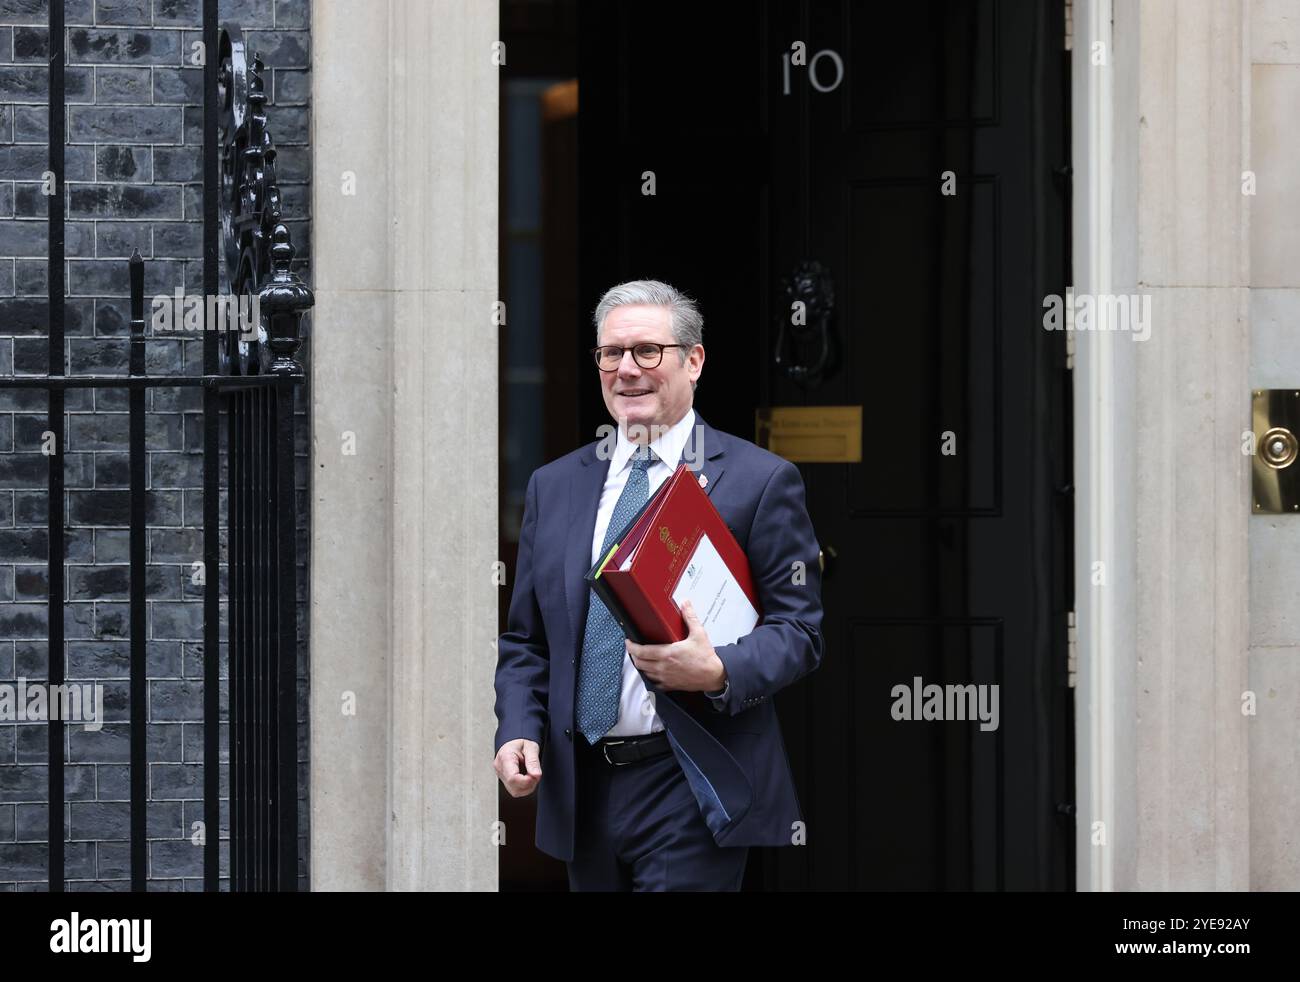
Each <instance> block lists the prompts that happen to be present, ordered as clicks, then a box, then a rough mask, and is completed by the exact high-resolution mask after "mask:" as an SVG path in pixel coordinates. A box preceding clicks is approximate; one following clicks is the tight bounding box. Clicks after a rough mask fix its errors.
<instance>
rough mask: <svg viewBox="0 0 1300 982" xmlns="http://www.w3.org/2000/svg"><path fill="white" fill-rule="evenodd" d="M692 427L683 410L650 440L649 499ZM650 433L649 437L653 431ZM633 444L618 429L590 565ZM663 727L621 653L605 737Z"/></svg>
mask: <svg viewBox="0 0 1300 982" xmlns="http://www.w3.org/2000/svg"><path fill="white" fill-rule="evenodd" d="M694 425H695V410H694V409H687V410H686V415H684V416H683V417H682V418H681V419H679V420H678V421H677V422H676V423H674V424H673V425H672V426H671V427H669V428H668V429H667V430H665V431H664V432H663V433H662V434H661V435H660V436H659V438H658V439H655V440H651V441H650V450H651V451H652V453H653V454H654V459H653V460H652V462H651V464H650V466H649V467H647V468H646V478H647V480H648V482H649V485H650V488H649V496H650V497H654V493H655V491H657V490H658V489H659V486H660V485H662V484H663V483H664V481H666V480H668V478H670V477H672V475H673V472H674V471H676V470H677V465H678V464H679V463H680V462H681V456H682V450H683V449H684V448H685V446H686V442H687V440H688V439H689V438H690V435H691V428H692V427H693V426H694ZM650 432H651V433H652V434H653V433H654V430H653V429H651V430H650ZM636 447H637V445H636V444H635V443H633V442H632V441H631V440H629V439H628V438H627V435H626V434H625V433H624V432H623V428H622V427H621V426H620V427H619V428H618V438H617V442H616V443H615V446H614V454H613V457H612V458H611V459H610V462H609V471H608V473H607V474H606V475H605V486H604V489H603V490H602V491H601V492H600V507H598V508H597V509H596V527H595V529H594V530H593V535H592V539H591V563H592V565H593V566H594V565H595V563H596V560H597V559H599V558H600V547H601V546H602V545H604V543H605V532H606V531H607V530H608V529H609V520H610V519H611V518H612V517H613V515H614V505H615V504H616V503H617V502H618V499H619V496H620V495H621V494H622V493H623V488H624V486H625V485H626V484H627V476H628V474H629V473H630V472H631V469H632V463H631V462H632V452H633V451H634V450H635V449H636ZM726 691H727V690H726V688H725V687H724V688H723V689H722V692H721V693H720V694H712V695H711V696H710V697H711V698H713V699H714V705H715V706H716V705H719V702H720V700H721V697H722V695H725V694H726ZM663 728H664V724H663V721H662V720H660V719H659V714H658V713H656V712H655V711H654V703H653V701H652V700H651V698H650V693H649V692H647V691H646V687H645V682H644V681H642V679H641V673H640V672H638V671H637V670H636V666H635V665H633V664H632V659H631V657H630V656H629V655H628V654H627V653H626V652H625V653H624V654H623V687H622V692H621V695H620V696H619V706H618V721H617V722H616V723H615V724H614V725H613V726H611V727H610V728H609V730H608V731H607V732H606V733H605V736H610V737H623V736H645V735H646V734H649V733H658V732H659V731H660V730H662V729H663Z"/></svg>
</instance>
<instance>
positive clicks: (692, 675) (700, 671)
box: [626, 600, 727, 692]
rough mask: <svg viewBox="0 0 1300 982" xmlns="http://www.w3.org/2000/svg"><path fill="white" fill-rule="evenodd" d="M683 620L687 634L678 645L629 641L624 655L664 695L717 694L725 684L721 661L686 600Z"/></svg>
mask: <svg viewBox="0 0 1300 982" xmlns="http://www.w3.org/2000/svg"><path fill="white" fill-rule="evenodd" d="M682 617H683V618H684V619H685V620H686V627H687V629H688V630H689V631H690V633H689V634H688V635H687V636H686V637H685V638H683V639H682V640H681V641H674V642H672V643H671V644H637V643H636V642H635V641H632V640H630V639H628V640H627V641H626V644H627V653H628V654H629V655H630V656H631V657H632V664H633V665H635V666H636V667H637V668H638V669H640V670H641V674H642V675H644V676H645V677H646V678H647V679H649V680H650V681H651V682H654V683H655V684H656V685H658V686H659V688H660V689H662V690H663V691H665V692H672V691H675V690H680V691H682V692H717V691H718V690H719V689H721V688H722V687H723V686H724V685H725V684H726V680H727V670H726V668H725V666H723V664H722V659H721V658H719V657H718V655H717V652H715V651H714V650H713V645H711V644H710V643H709V635H708V634H707V633H706V632H705V630H704V626H703V625H702V624H700V619H699V618H698V617H696V616H695V608H694V607H693V606H692V605H691V602H690V601H689V600H688V601H686V603H685V604H683V605H682Z"/></svg>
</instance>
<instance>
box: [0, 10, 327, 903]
mask: <svg viewBox="0 0 1300 982" xmlns="http://www.w3.org/2000/svg"><path fill="white" fill-rule="evenodd" d="M49 10H50V16H49V24H50V62H49V64H50V86H49V91H50V104H49V119H50V138H49V170H50V171H51V172H52V174H53V179H54V182H55V184H54V187H55V189H56V193H55V194H53V195H51V196H50V202H49V367H48V371H47V374H46V375H45V376H43V377H42V376H32V377H3V378H0V389H2V388H38V389H44V390H46V391H47V392H48V393H49V420H48V426H49V430H50V432H51V433H54V434H57V439H56V441H55V442H54V446H53V447H52V448H51V449H52V452H51V453H50V454H49V509H48V515H49V517H48V527H49V556H48V562H49V595H48V611H49V628H48V632H49V633H48V640H49V648H48V671H47V676H48V681H49V683H50V684H51V685H61V684H63V683H64V681H65V678H64V676H65V672H64V627H63V611H64V592H65V587H64V560H65V552H64V524H65V516H64V497H63V491H64V472H63V468H64V447H63V434H64V408H65V400H64V394H65V392H66V391H67V390H68V389H73V388H96V389H126V390H128V393H129V395H128V411H129V440H128V450H129V466H130V658H131V662H130V717H129V718H130V768H131V782H130V797H131V804H130V849H131V889H132V890H144V889H145V885H146V879H147V841H146V821H145V816H146V811H145V809H146V801H147V793H148V781H147V775H148V770H147V768H148V755H147V743H146V724H147V721H146V712H145V711H146V706H147V705H148V702H147V694H146V687H147V676H146V657H145V644H146V604H145V599H146V594H145V582H146V581H145V561H146V550H145V543H146V535H147V528H146V514H145V493H146V445H145V411H146V407H145V390H146V389H148V388H156V387H177V388H191V387H198V388H200V389H201V390H202V392H203V424H204V425H203V445H204V451H203V491H204V497H203V569H204V591H203V610H204V619H203V659H204V661H203V684H204V698H203V724H204V741H203V746H204V756H203V768H204V771H203V795H204V799H203V800H204V808H203V814H204V840H203V846H204V861H203V877H204V887H205V889H207V890H216V889H218V887H219V881H220V859H221V854H220V844H221V835H220V827H221V825H220V811H219V808H220V778H221V772H220V767H221V758H220V709H219V707H220V703H219V695H220V688H219V687H220V674H219V665H220V657H219V652H220V641H221V636H220V627H221V620H220V618H221V591H220V582H221V578H220V575H219V566H220V557H221V548H220V543H221V540H220V530H221V515H220V508H219V502H220V492H221V490H222V488H223V487H224V488H225V489H226V491H227V505H228V513H227V535H228V542H227V555H226V561H227V580H228V584H227V592H228V604H227V616H228V619H229V620H228V630H227V635H228V637H227V643H228V654H229V672H228V684H229V712H230V720H229V722H230V754H229V772H230V781H229V800H230V886H231V889H232V890H294V889H296V886H297V881H298V868H297V865H298V864H297V841H298V829H297V825H298V811H297V808H298V789H297V732H298V720H297V698H296V696H297V693H296V689H297V621H296V566H295V560H296V548H295V544H296V536H295V529H296V517H297V516H296V503H295V498H294V459H293V458H294V390H295V386H296V385H297V384H298V383H300V382H301V381H302V380H303V370H302V366H301V365H300V364H299V363H298V361H297V360H296V357H295V356H296V354H297V352H298V348H299V346H300V344H301V332H300V323H301V318H302V316H303V314H304V312H305V311H306V310H307V308H309V307H310V306H311V305H312V303H313V298H312V294H311V291H310V290H308V289H307V288H306V287H305V286H303V285H302V283H300V282H299V280H298V278H297V277H296V276H295V275H294V274H293V272H292V271H291V263H292V260H293V256H294V249H293V246H292V244H291V242H290V236H289V231H288V228H287V227H286V226H285V225H284V224H282V223H281V221H280V217H281V215H280V194H279V189H278V187H277V186H276V181H275V167H274V162H275V149H274V146H273V145H272V141H271V137H270V134H269V132H268V131H267V127H266V114H265V103H266V95H265V91H264V85H263V80H262V73H263V65H262V63H261V61H260V59H258V58H256V57H253V58H252V60H251V62H250V60H249V59H248V57H247V55H246V49H245V45H244V40H243V36H242V34H241V32H240V31H239V29H238V28H237V27H233V26H230V25H227V26H225V27H224V28H222V29H221V31H220V33H218V29H217V2H216V0H204V3H203V37H204V49H205V51H206V52H208V53H216V55H217V56H216V57H207V58H206V60H205V64H204V93H205V96H204V123H203V139H204V152H203V188H204V201H203V288H204V295H205V302H204V303H203V310H204V318H205V321H204V325H203V326H204V331H203V374H202V375H183V376H176V375H169V376H152V375H149V374H148V372H147V370H146V364H145V340H144V339H145V320H144V261H143V260H142V259H141V258H140V255H139V253H138V252H136V253H135V254H134V255H133V256H132V257H131V259H130V263H129V270H128V274H129V280H130V295H131V334H130V339H129V342H128V343H129V345H130V357H129V374H128V375H125V376H89V375H82V376H71V375H67V374H66V371H65V368H64V366H65V354H64V347H65V346H64V259H65V256H64V217H65V206H64V202H65V194H66V191H65V189H64V181H63V179H64V172H65V171H64V146H63V137H64V133H65V126H64V65H65V33H64V13H63V4H62V3H58V2H53V3H51V4H50V5H49ZM219 233H220V235H219ZM219 247H220V248H219ZM219 296H220V297H224V298H235V297H238V296H243V297H246V298H253V297H256V298H257V301H258V304H257V306H258V307H259V308H260V310H259V314H260V316H259V318H258V319H257V323H256V325H255V326H254V327H253V329H252V330H248V331H231V330H226V329H224V325H222V324H214V323H210V322H209V321H208V320H207V318H208V317H209V316H210V314H211V312H212V310H213V307H212V306H211V305H209V304H208V303H207V302H206V298H207V297H219ZM223 418H224V420H225V425H226V439H227V446H226V453H225V455H224V457H225V465H226V466H225V469H224V474H223V468H222V457H223V454H222V451H221V424H222V420H223ZM63 723H64V721H63V719H62V718H59V714H51V719H50V720H49V723H48V727H49V768H48V771H49V889H50V890H51V891H52V892H60V891H62V890H63V889H64V858H65V850H64V821H65V809H66V805H65V800H64V725H63Z"/></svg>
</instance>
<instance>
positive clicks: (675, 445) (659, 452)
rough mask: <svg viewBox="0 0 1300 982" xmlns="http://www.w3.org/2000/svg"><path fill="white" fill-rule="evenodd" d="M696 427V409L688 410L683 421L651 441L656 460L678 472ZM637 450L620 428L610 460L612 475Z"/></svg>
mask: <svg viewBox="0 0 1300 982" xmlns="http://www.w3.org/2000/svg"><path fill="white" fill-rule="evenodd" d="M694 425H695V409H694V408H693V407H692V408H689V409H687V410H686V414H685V415H684V416H682V418H681V419H679V420H678V421H677V422H676V423H674V424H673V425H672V426H670V427H669V428H668V429H667V430H664V431H663V432H662V433H660V434H659V436H658V438H657V439H654V440H651V441H650V449H651V450H653V451H654V453H655V459H657V460H661V461H663V462H664V463H665V464H667V465H668V470H669V471H675V470H677V465H678V464H679V463H680V462H681V459H682V450H684V449H685V447H686V441H687V440H688V439H689V438H690V435H691V428H692V427H693V426H694ZM650 432H651V433H652V434H653V433H654V432H655V431H654V428H653V427H652V428H651V430H650ZM636 448H637V444H635V443H633V442H632V441H631V440H629V439H628V438H627V435H626V434H625V433H624V432H623V427H621V426H620V427H619V428H618V440H617V441H616V443H615V446H614V456H613V458H612V459H611V460H610V473H611V474H617V473H619V472H620V471H621V470H622V469H623V468H624V467H626V466H627V463H628V461H630V460H631V459H632V452H633V451H634V450H635V449H636Z"/></svg>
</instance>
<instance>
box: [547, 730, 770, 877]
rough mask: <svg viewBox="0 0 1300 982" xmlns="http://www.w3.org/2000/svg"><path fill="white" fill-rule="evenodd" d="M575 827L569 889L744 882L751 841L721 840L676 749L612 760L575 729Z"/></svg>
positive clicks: (569, 865) (569, 866)
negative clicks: (617, 761) (727, 843)
mask: <svg viewBox="0 0 1300 982" xmlns="http://www.w3.org/2000/svg"><path fill="white" fill-rule="evenodd" d="M574 744H575V745H576V747H577V749H576V754H577V758H578V762H577V809H578V810H577V816H576V817H577V829H576V843H575V846H574V854H573V861H572V862H570V863H568V864H566V865H567V866H568V870H569V889H570V890H574V891H578V890H584V891H585V890H603V891H613V890H620V891H626V890H634V891H669V890H713V891H719V890H739V889H740V882H741V879H742V878H743V877H744V875H745V862H746V860H747V859H748V858H749V847H748V846H719V845H718V844H717V843H716V842H714V841H713V834H712V833H711V832H710V831H709V828H708V826H707V825H705V824H704V818H703V816H702V815H701V814H700V806H699V803H698V802H697V801H696V800H695V795H694V794H692V792H691V787H690V785H689V784H688V783H687V781H686V775H685V774H683V773H682V768H681V765H680V764H678V763H677V757H676V756H675V755H673V754H672V753H667V754H663V755H662V756H660V757H655V758H654V759H652V760H645V761H638V762H637V763H634V764H623V765H618V766H615V765H611V764H610V763H608V762H607V761H606V760H605V759H604V757H603V756H602V755H601V753H600V750H599V748H598V747H593V746H591V745H590V744H589V743H587V741H586V739H585V738H584V737H582V736H581V734H576V733H575V734H574Z"/></svg>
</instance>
